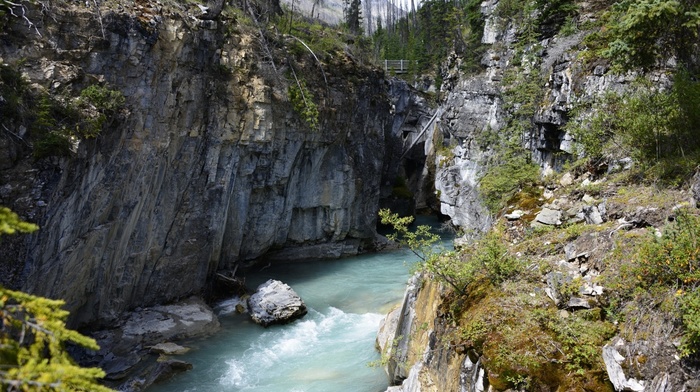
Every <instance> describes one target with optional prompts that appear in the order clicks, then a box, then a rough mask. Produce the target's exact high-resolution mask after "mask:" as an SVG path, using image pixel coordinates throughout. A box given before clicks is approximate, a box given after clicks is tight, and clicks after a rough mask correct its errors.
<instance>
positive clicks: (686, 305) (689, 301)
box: [680, 288, 700, 356]
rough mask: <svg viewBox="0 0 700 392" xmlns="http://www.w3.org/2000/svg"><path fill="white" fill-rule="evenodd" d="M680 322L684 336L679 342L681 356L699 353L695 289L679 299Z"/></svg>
mask: <svg viewBox="0 0 700 392" xmlns="http://www.w3.org/2000/svg"><path fill="white" fill-rule="evenodd" d="M681 312H682V316H681V321H682V322H683V328H684V329H685V335H684V336H683V339H682V340H681V346H680V351H681V354H682V355H683V356H689V355H693V354H697V353H698V352H700V292H698V290H697V288H694V289H693V291H691V292H689V293H686V294H685V295H683V297H682V299H681Z"/></svg>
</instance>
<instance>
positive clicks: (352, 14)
mask: <svg viewBox="0 0 700 392" xmlns="http://www.w3.org/2000/svg"><path fill="white" fill-rule="evenodd" d="M361 9H362V1H361V0H345V24H346V25H347V26H348V29H349V30H350V32H351V33H352V34H356V35H357V34H360V33H361V32H362V29H361V27H360V26H361V23H362V14H361V12H360V11H361Z"/></svg>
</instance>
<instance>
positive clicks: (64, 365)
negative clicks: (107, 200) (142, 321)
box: [0, 207, 110, 392]
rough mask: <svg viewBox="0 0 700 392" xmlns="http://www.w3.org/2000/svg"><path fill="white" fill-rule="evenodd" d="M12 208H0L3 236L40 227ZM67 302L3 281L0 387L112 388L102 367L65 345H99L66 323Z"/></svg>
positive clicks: (96, 391)
mask: <svg viewBox="0 0 700 392" xmlns="http://www.w3.org/2000/svg"><path fill="white" fill-rule="evenodd" d="M37 229H38V227H37V226H36V225H34V224H31V223H27V222H23V221H22V220H21V219H20V218H19V217H18V216H17V214H15V213H14V212H12V211H10V209H9V208H6V207H0V235H2V234H13V233H16V232H20V233H30V232H33V231H35V230H37ZM63 304H64V302H63V301H61V300H52V299H48V298H42V297H37V296H34V295H30V294H26V293H22V292H20V291H13V290H8V289H5V288H4V287H2V286H0V387H2V390H4V391H8V392H14V391H56V392H64V391H66V392H67V391H90V392H108V391H110V389H109V388H106V387H104V386H102V385H100V384H99V383H98V382H97V380H98V379H100V378H102V377H104V375H105V373H104V371H102V369H99V368H82V367H80V366H78V365H76V364H75V363H74V361H73V360H72V358H71V357H70V355H68V353H67V352H66V350H65V344H66V343H68V342H71V343H73V344H77V345H79V346H82V347H85V348H88V349H92V350H98V349H99V347H98V346H97V343H96V342H95V340H94V339H91V338H88V337H86V336H83V335H81V334H79V333H78V332H76V331H73V330H70V329H68V328H66V324H65V319H66V317H68V312H67V311H66V310H63V309H61V307H62V306H63Z"/></svg>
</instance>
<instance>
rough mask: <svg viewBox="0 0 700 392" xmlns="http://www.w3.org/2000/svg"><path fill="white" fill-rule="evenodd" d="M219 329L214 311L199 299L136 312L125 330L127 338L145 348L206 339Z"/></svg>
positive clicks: (192, 298)
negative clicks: (187, 339)
mask: <svg viewBox="0 0 700 392" xmlns="http://www.w3.org/2000/svg"><path fill="white" fill-rule="evenodd" d="M218 329H219V320H218V319H217V317H216V315H215V314H214V311H212V310H211V308H210V307H209V306H207V304H205V303H204V301H203V300H202V299H200V298H197V297H191V298H189V299H187V300H185V301H182V302H178V303H176V304H172V305H165V306H155V307H152V308H147V309H144V310H142V311H139V312H134V313H132V314H131V315H130V316H129V318H128V319H127V321H126V323H125V324H124V327H123V328H122V330H123V334H124V338H127V339H134V340H138V341H141V342H143V343H145V344H157V343H161V342H163V341H166V340H172V339H185V338H190V337H195V336H205V335H208V334H211V333H214V332H216V331H217V330H218Z"/></svg>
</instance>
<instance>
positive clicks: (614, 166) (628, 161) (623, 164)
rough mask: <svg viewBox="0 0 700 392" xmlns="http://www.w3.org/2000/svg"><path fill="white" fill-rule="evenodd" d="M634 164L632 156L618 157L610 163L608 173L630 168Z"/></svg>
mask: <svg viewBox="0 0 700 392" xmlns="http://www.w3.org/2000/svg"><path fill="white" fill-rule="evenodd" d="M632 166H634V161H633V160H632V158H630V157H626V158H622V159H617V160H614V161H612V162H610V164H609V165H608V174H613V173H619V172H621V171H625V170H630V169H631V168H632Z"/></svg>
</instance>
